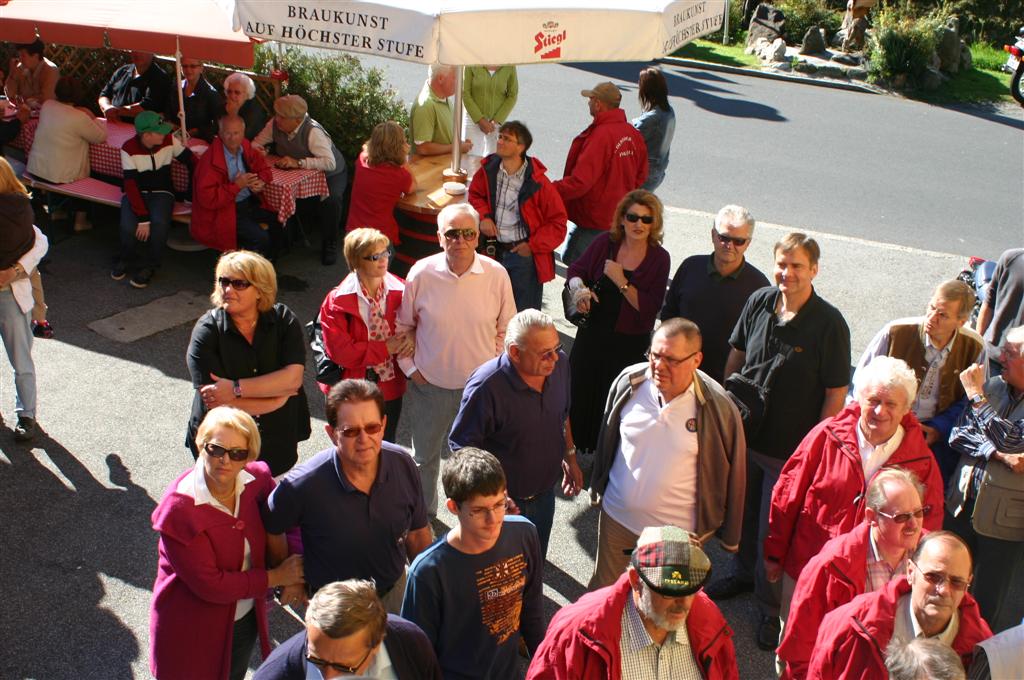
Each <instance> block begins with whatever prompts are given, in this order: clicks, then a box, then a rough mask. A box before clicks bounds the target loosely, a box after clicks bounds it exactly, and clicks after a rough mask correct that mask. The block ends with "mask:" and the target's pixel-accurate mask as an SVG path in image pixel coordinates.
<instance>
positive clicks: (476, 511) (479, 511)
mask: <svg viewBox="0 0 1024 680" xmlns="http://www.w3.org/2000/svg"><path fill="white" fill-rule="evenodd" d="M507 510H508V506H507V505H506V503H505V501H501V502H500V503H495V504H494V505H492V506H491V507H489V508H471V509H470V510H469V516H470V517H472V518H473V519H483V518H484V517H490V516H492V515H493V516H497V517H499V518H500V517H504V516H505V513H506V511H507Z"/></svg>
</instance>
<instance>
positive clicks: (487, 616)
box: [402, 447, 544, 680]
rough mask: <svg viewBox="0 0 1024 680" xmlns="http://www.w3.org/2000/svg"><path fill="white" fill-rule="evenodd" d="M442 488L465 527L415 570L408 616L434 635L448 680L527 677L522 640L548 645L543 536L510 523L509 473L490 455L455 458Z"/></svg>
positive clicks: (474, 451) (519, 520)
mask: <svg viewBox="0 0 1024 680" xmlns="http://www.w3.org/2000/svg"><path fill="white" fill-rule="evenodd" d="M441 482H442V485H443V486H444V492H445V495H446V496H447V497H448V501H447V506H448V509H449V510H450V511H451V512H452V513H453V514H455V515H456V516H458V518H459V522H458V524H456V525H455V527H454V528H453V529H452V530H451V531H449V532H448V533H447V534H446V535H445V537H444V538H442V539H440V540H438V541H436V542H435V543H434V544H433V545H431V546H430V547H429V548H427V549H426V550H424V551H423V552H422V553H420V555H419V556H418V557H417V558H416V560H415V561H414V562H413V563H412V566H411V567H410V568H409V580H408V583H407V584H406V587H405V601H404V603H403V604H402V617H403V618H406V619H408V620H409V621H412V622H413V623H415V624H416V625H418V626H419V627H420V628H422V629H423V632H424V633H426V634H427V637H428V638H429V639H430V642H431V644H433V646H434V651H435V652H437V658H438V660H439V661H440V662H441V670H442V673H443V674H444V677H445V678H446V679H447V680H456V679H458V680H461V679H463V678H465V679H466V680H470V679H471V680H486V679H488V678H493V679H494V680H506V679H507V678H518V677H522V673H520V671H519V658H518V651H519V639H520V633H521V634H522V637H523V639H524V640H525V641H526V646H527V649H529V651H530V653H531V654H532V653H533V652H534V651H535V650H536V649H537V646H538V645H539V644H540V642H541V640H542V639H543V638H544V618H543V610H542V603H541V593H542V587H543V576H544V574H543V569H544V560H543V558H542V557H541V553H540V540H539V539H538V538H537V529H536V528H535V527H534V526H533V524H531V523H530V521H529V520H527V519H525V518H523V517H518V516H509V517H506V516H505V507H506V506H505V503H506V495H505V473H504V472H503V471H502V469H501V463H499V462H498V459H497V458H495V457H494V456H493V455H491V454H490V453H488V452H486V451H482V450H481V449H478V448H474V447H467V448H464V449H461V450H460V451H458V452H457V453H455V454H454V455H452V457H451V458H449V459H448V460H447V461H446V462H445V464H444V469H443V471H442V473H441Z"/></svg>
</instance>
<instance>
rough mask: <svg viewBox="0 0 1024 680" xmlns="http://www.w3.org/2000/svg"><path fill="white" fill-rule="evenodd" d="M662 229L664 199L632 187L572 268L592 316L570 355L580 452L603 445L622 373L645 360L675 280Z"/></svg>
mask: <svg viewBox="0 0 1024 680" xmlns="http://www.w3.org/2000/svg"><path fill="white" fill-rule="evenodd" d="M663 236H664V230H663V226H662V207H661V201H660V200H658V197H657V196H655V195H654V194H652V193H651V192H649V191H644V190H643V189H637V190H636V191H631V192H629V193H628V194H626V195H625V196H624V197H623V198H622V200H621V201H620V202H619V205H618V207H617V208H616V209H615V217H614V219H613V220H612V225H611V229H610V230H609V231H608V232H607V233H604V234H601V235H599V236H598V237H597V238H596V239H594V242H593V243H591V244H590V246H589V247H588V248H587V250H586V251H585V252H584V253H583V255H582V256H580V258H579V259H578V260H576V261H575V262H573V263H572V265H571V266H570V267H569V272H568V273H567V274H566V281H567V282H566V286H567V287H568V288H569V290H570V291H571V292H572V298H571V300H572V302H571V304H572V306H573V307H575V309H576V311H578V312H580V313H582V314H585V315H586V322H585V324H583V325H581V327H580V329H579V331H578V332H577V333H576V342H574V343H573V346H572V353H571V354H570V355H569V367H570V370H571V375H572V379H571V384H572V406H571V407H570V411H569V420H570V421H571V422H572V434H573V439H574V440H575V443H576V448H577V449H579V450H581V451H593V450H594V447H595V446H596V444H597V434H598V430H599V429H600V427H601V417H602V415H603V414H604V405H605V399H606V398H607V396H608V388H609V387H610V386H611V384H612V381H613V380H614V379H615V376H617V375H618V374H619V372H620V371H621V370H622V369H623V368H625V367H626V366H629V365H631V364H635V363H639V362H641V361H643V360H644V351H646V349H647V345H648V343H649V342H650V339H651V331H652V330H654V318H655V316H656V315H657V313H658V309H659V308H660V307H661V303H662V300H664V298H665V286H666V285H667V284H668V274H669V260H670V258H669V254H668V251H667V250H665V249H664V248H662V247H661V241H662V238H663Z"/></svg>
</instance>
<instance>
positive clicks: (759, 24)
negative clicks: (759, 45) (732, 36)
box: [747, 2, 786, 45]
mask: <svg viewBox="0 0 1024 680" xmlns="http://www.w3.org/2000/svg"><path fill="white" fill-rule="evenodd" d="M785 23H786V15H785V14H783V13H782V10H781V9H778V8H777V7H774V6H772V5H769V4H766V3H763V2H762V3H761V4H760V5H758V6H757V8H756V9H755V10H754V16H752V17H751V18H750V28H749V29H748V30H747V44H748V45H753V44H754V43H756V42H757V40H758V38H764V39H765V40H767V41H768V42H773V41H775V40H776V39H777V38H781V37H782V32H783V26H784V25H785Z"/></svg>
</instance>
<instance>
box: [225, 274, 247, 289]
mask: <svg viewBox="0 0 1024 680" xmlns="http://www.w3.org/2000/svg"><path fill="white" fill-rule="evenodd" d="M217 284H218V285H219V286H220V287H221V288H234V289H235V290H245V289H246V288H248V287H249V286H251V285H252V281H246V280H245V279H231V278H228V277H227V276H221V277H220V278H218V279H217Z"/></svg>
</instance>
